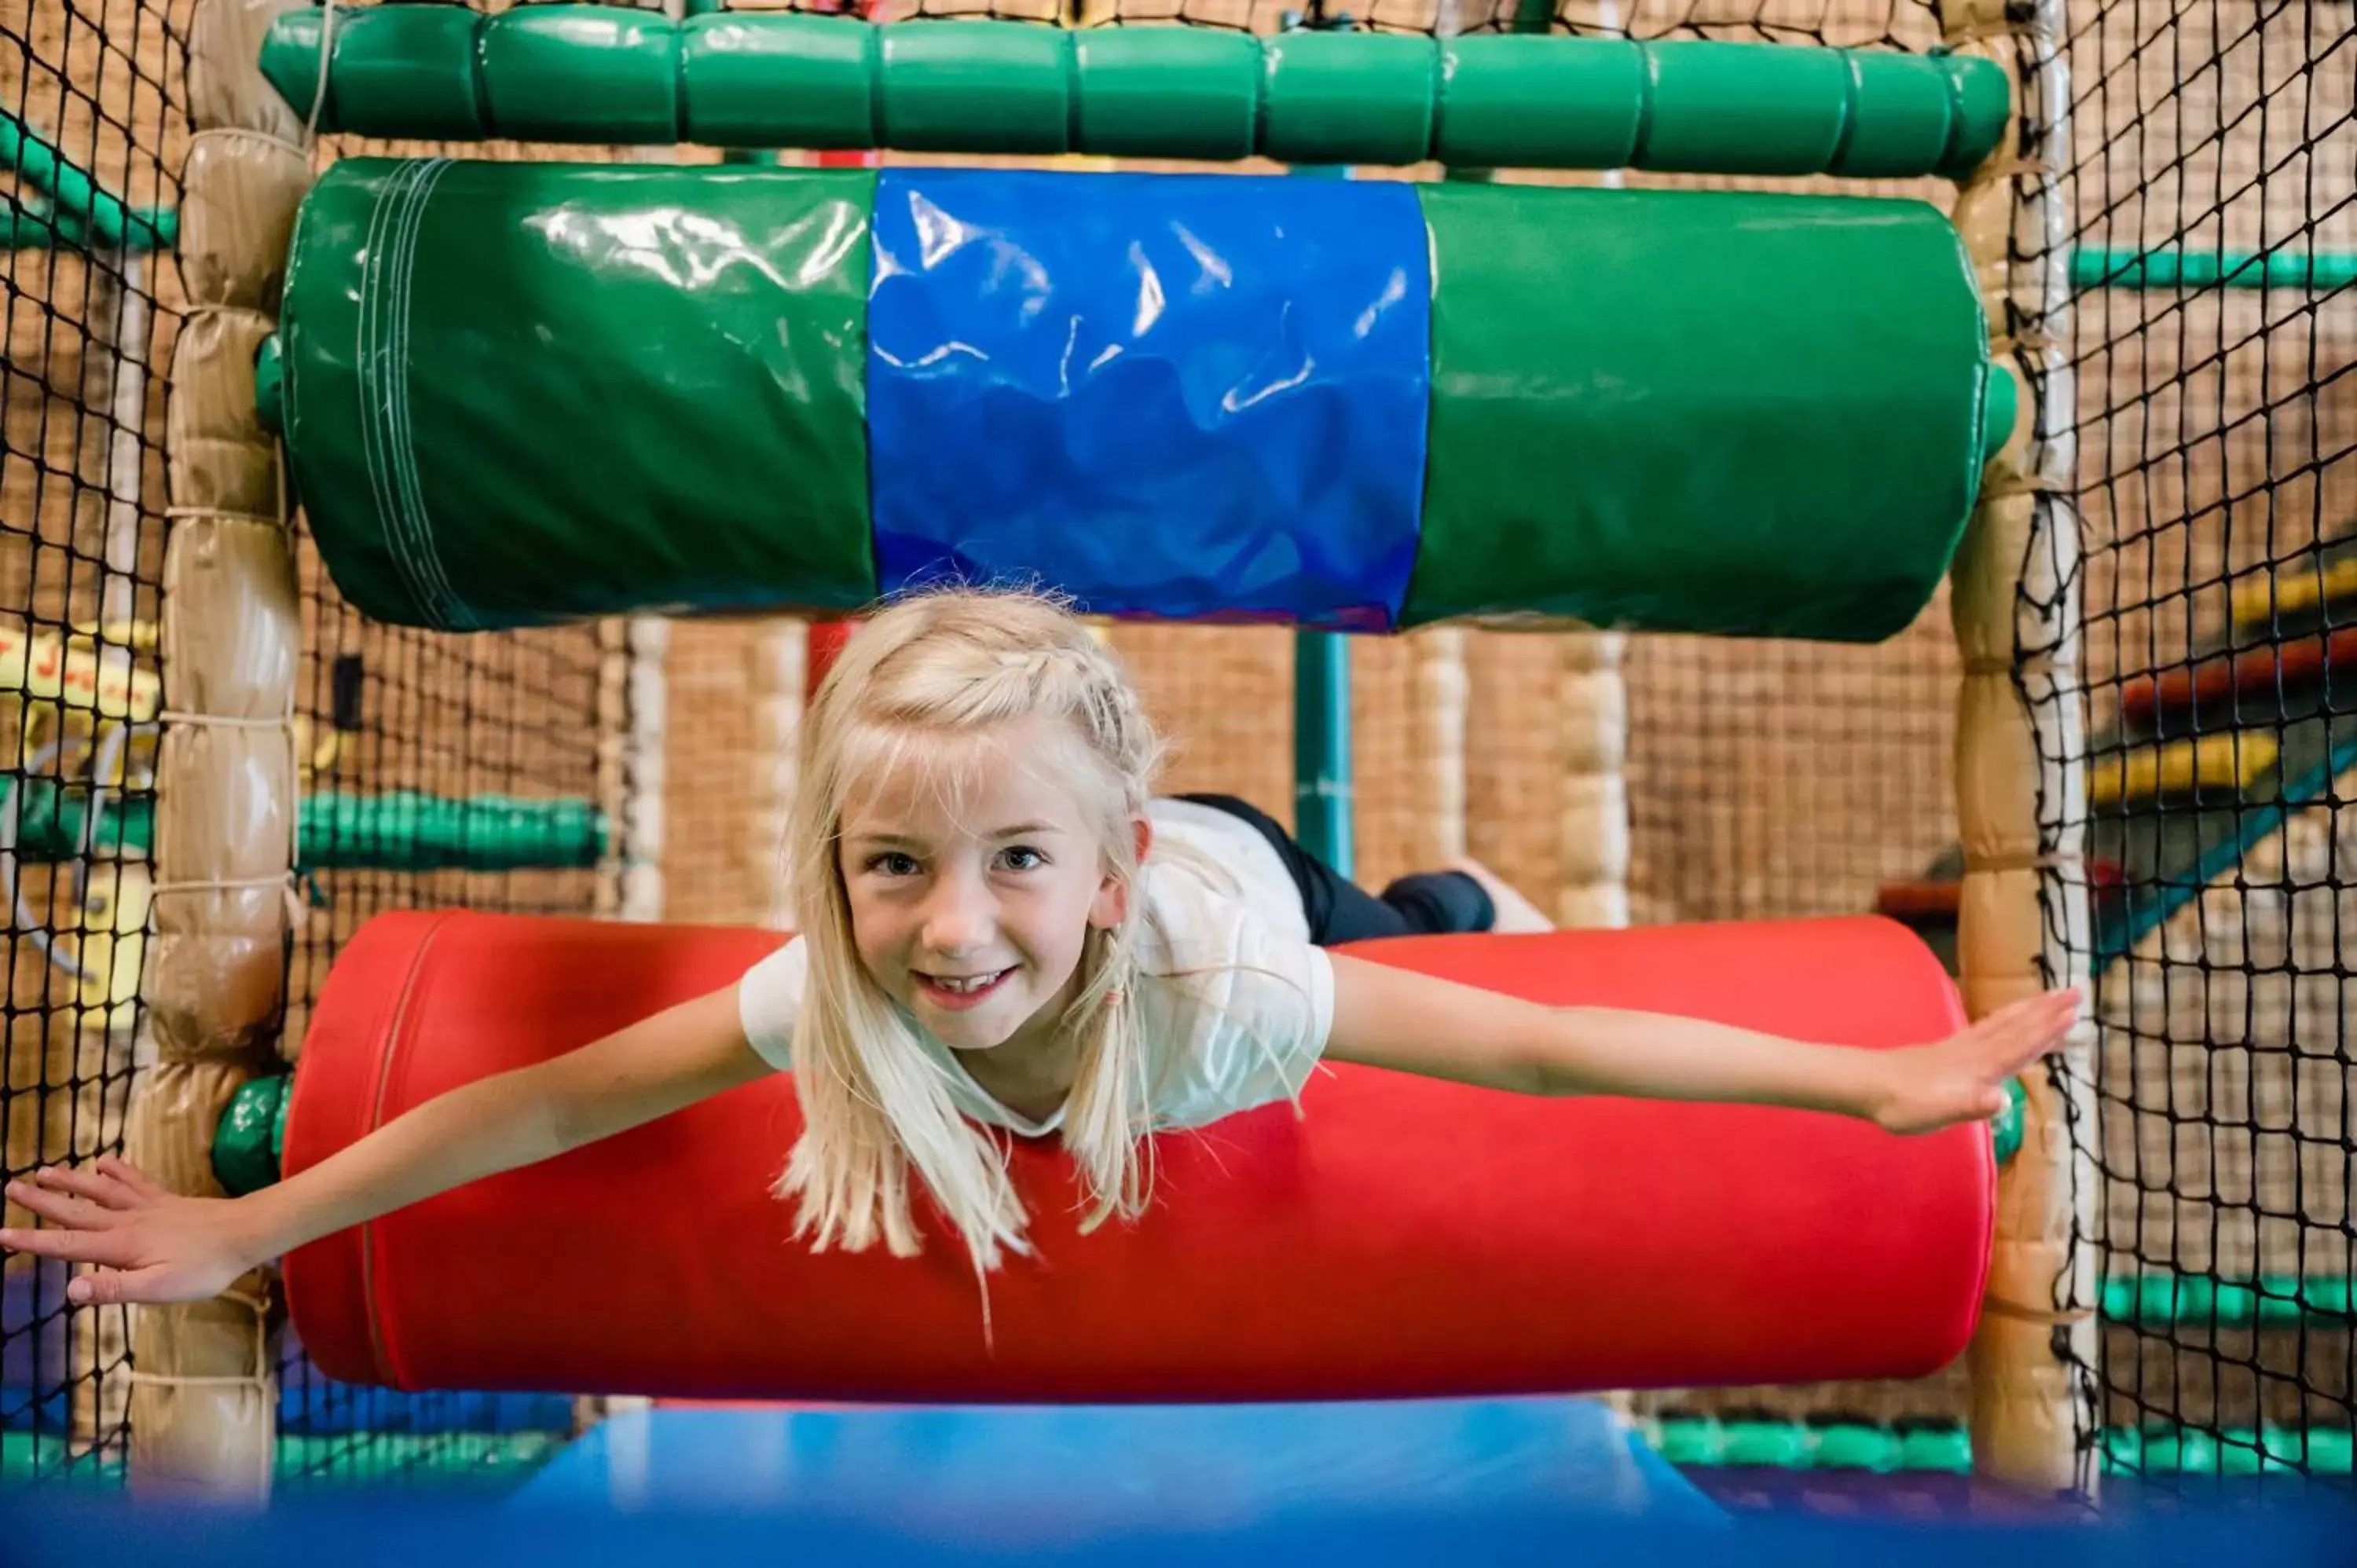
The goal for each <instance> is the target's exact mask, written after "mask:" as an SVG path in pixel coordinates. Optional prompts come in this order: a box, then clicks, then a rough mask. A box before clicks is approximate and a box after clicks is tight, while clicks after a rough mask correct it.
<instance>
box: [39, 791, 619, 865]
mask: <svg viewBox="0 0 2357 1568" xmlns="http://www.w3.org/2000/svg"><path fill="white" fill-rule="evenodd" d="M7 792H8V791H7V790H6V789H5V787H4V786H0V800H5V797H6V795H7ZM15 793H16V800H17V802H18V804H17V807H16V810H17V818H16V843H15V848H16V854H18V855H19V856H21V857H22V858H23V859H25V860H27V861H28V862H33V863H37V864H38V863H48V862H55V861H60V860H66V859H70V858H72V857H74V856H77V855H80V854H81V853H82V833H83V828H84V822H85V820H86V818H87V816H88V814H89V811H90V791H89V790H88V789H84V788H79V787H75V788H68V789H59V786H58V784H57V782H56V781H55V780H54V779H24V780H22V781H21V782H20V783H18V784H17V785H16V791H15ZM302 811H303V816H302V826H301V830H300V834H299V839H298V843H297V854H298V865H299V868H300V869H302V870H305V871H361V870H366V871H441V870H448V869H452V868H457V869H461V870H468V871H522V870H563V869H578V868H583V867H588V866H594V865H597V862H598V859H599V858H600V857H601V856H603V855H604V854H605V853H606V851H607V848H608V832H607V823H606V819H605V815H604V813H602V812H601V811H598V810H597V807H596V806H595V805H594V804H592V803H591V802H590V801H588V800H582V799H580V798H578V797H575V796H562V797H558V798H556V799H554V800H544V799H525V798H521V797H515V796H508V795H490V794H485V795H468V796H448V795H427V794H424V793H421V792H419V791H417V790H414V789H388V790H383V791H382V792H361V791H351V790H339V789H325V790H319V791H317V792H315V793H311V794H307V795H306V796H304V798H303V807H302ZM155 832H156V802H155V800H154V799H153V797H150V796H146V795H136V796H133V797H131V798H130V799H128V800H125V799H123V798H121V797H120V796H113V795H110V797H109V798H108V800H107V801H106V804H105V807H104V809H103V810H102V811H101V813H100V815H99V820H98V832H97V833H96V835H95V836H94V837H93V838H92V839H91V844H90V853H91V854H92V855H94V856H96V857H98V858H101V859H144V858H145V857H146V856H147V855H148V854H150V853H151V852H152V848H153V845H154V843H155Z"/></svg>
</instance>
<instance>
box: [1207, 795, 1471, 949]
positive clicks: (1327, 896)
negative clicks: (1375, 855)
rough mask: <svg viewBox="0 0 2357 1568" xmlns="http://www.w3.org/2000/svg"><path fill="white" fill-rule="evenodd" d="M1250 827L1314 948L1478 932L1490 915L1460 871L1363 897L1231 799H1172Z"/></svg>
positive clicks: (1259, 814)
mask: <svg viewBox="0 0 2357 1568" xmlns="http://www.w3.org/2000/svg"><path fill="white" fill-rule="evenodd" d="M1175 799H1178V800H1192V801H1194V802H1195V803H1196V804H1197V805H1200V806H1210V807H1211V808H1212V809H1213V810H1215V811H1225V812H1227V813H1228V814H1229V815H1230V816H1232V817H1238V818H1241V819H1242V820H1243V821H1244V822H1250V823H1251V824H1252V825H1253V826H1254V827H1255V828H1257V829H1259V830H1260V835H1261V836H1262V837H1263V838H1265V839H1266V840H1268V842H1269V843H1272V844H1274V845H1275V846H1276V854H1277V858H1278V859H1280V860H1282V861H1283V862H1285V868H1286V871H1288V872H1290V873H1291V874H1292V875H1293V885H1294V886H1297V887H1298V888H1300V889H1301V907H1302V908H1303V909H1304V910H1306V911H1308V916H1309V940H1311V941H1313V942H1315V943H1317V944H1318V946H1319V947H1321V948H1330V947H1337V946H1340V944H1341V943H1344V942H1363V941H1372V940H1375V939H1376V938H1379V937H1421V936H1433V935H1437V934H1439V933H1442V932H1447V931H1486V930H1488V929H1490V927H1491V924H1492V923H1493V922H1494V921H1495V920H1496V919H1497V910H1496V909H1495V908H1493V907H1492V906H1491V902H1490V895H1489V894H1488V893H1487V892H1486V891H1485V890H1484V889H1483V888H1482V886H1481V885H1480V883H1478V882H1476V881H1474V880H1473V879H1472V878H1471V877H1469V876H1468V875H1465V874H1464V873H1463V872H1461V871H1420V872H1417V873H1415V874H1414V875H1409V876H1403V877H1401V878H1400V879H1399V880H1398V881H1396V882H1394V883H1393V884H1392V885H1391V886H1388V887H1386V888H1384V889H1383V894H1382V896H1381V897H1377V896H1376V895H1374V894H1372V893H1369V892H1367V891H1366V890H1365V889H1363V888H1361V887H1360V886H1358V885H1357V884H1356V883H1354V882H1352V881H1351V879H1350V878H1349V877H1347V876H1344V875H1342V874H1341V873H1340V872H1339V871H1336V870H1335V869H1334V868H1333V867H1332V866H1330V865H1327V864H1326V863H1325V862H1324V861H1322V860H1320V859H1318V857H1317V856H1316V855H1314V854H1310V853H1309V852H1308V850H1306V849H1304V848H1302V847H1301V846H1300V845H1299V844H1298V843H1295V842H1294V839H1293V835H1292V834H1291V833H1289V832H1286V831H1285V829H1284V827H1283V826H1282V825H1280V824H1279V823H1278V822H1277V821H1276V819H1275V818H1274V817H1272V816H1270V815H1269V814H1268V813H1267V812H1266V811H1262V810H1261V809H1260V808H1259V807H1257V806H1254V805H1253V804H1251V803H1250V802H1249V801H1245V800H1237V799H1236V798H1235V797H1234V796H1233V795H1179V796H1177V797H1175Z"/></svg>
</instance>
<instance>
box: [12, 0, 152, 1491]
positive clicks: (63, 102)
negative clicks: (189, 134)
mask: <svg viewBox="0 0 2357 1568" xmlns="http://www.w3.org/2000/svg"><path fill="white" fill-rule="evenodd" d="M184 25H185V17H184V16H181V15H179V14H178V13H176V12H173V11H170V10H167V7H166V6H164V5H160V4H145V3H139V4H129V3H124V4H115V5H110V6H108V7H107V8H106V10H105V11H104V13H103V14H102V13H101V12H100V11H99V10H97V9H96V8H93V7H89V6H79V5H40V6H37V7H35V8H33V9H32V10H31V12H30V13H29V14H28V13H27V11H25V10H24V9H22V8H16V9H15V10H13V11H11V12H10V13H8V18H7V19H6V20H0V145H5V147H6V148H7V150H8V156H7V157H6V158H5V160H0V193H5V207H0V227H5V231H6V237H7V240H8V242H9V248H8V250H7V252H6V253H5V256H0V310H5V317H0V333H5V338H0V901H5V910H6V914H5V925H6V929H5V937H4V938H0V940H5V950H6V952H7V956H8V993H7V1000H6V1036H5V1057H0V1178H5V1179H14V1178H16V1177H18V1176H24V1175H26V1174H27V1173H29V1172H30V1171H32V1170H33V1169H35V1168H36V1167H38V1166H39V1165H44V1164H58V1163H64V1162H69V1161H79V1160H86V1159H89V1158H91V1157H94V1156H96V1155H100V1154H102V1153H106V1152H110V1151H119V1150H120V1149H121V1147H122V1144H123V1137H124V1118H125V1113H126V1109H127V1107H128V1104H129V1099H130V1090H131V1085H132V1079H133V1076H134V1074H135V1072H136V1071H137V1069H138V1066H139V1062H140V1058H141V1054H142V1047H143V1045H144V1042H145V1019H144V1017H143V1016H142V1013H141V1009H140V1005H139V1001H138V983H139V972H140V962H141V954H142V950H143V946H144V940H145V929H146V925H147V916H148V896H149V889H150V888H151V887H152V886H153V878H152V877H151V875H149V871H148V867H147V865H146V851H147V846H148V843H149V840H150V837H151V830H152V824H153V818H154V809H155V784H154V780H155V767H156V733H157V732H156V713H157V710H158V705H159V701H160V684H159V681H158V670H157V665H156V619H157V614H158V610H159V607H160V597H159V591H160V585H161V579H162V566H163V540H164V531H163V515H162V514H163V502H162V499H161V498H162V496H163V449H162V431H163V421H162V385H161V379H160V375H159V373H158V371H157V367H158V366H159V365H160V364H161V362H162V360H161V358H160V356H161V355H162V354H163V353H164V352H166V351H167V350H166V347H165V346H166V345H167V343H168V340H169V338H170V336H171V333H172V330H173V328H174V326H175V322H174V317H173V308H172V304H171V301H172V298H173V290H174V284H173V280H172V276H171V263H170V259H169V256H168V252H167V251H166V250H163V249H159V247H160V246H163V245H166V244H167V243H168V242H167V240H166V239H165V238H164V237H163V236H162V235H159V234H158V233H157V232H156V230H155V228H154V227H153V225H152V221H151V220H152V219H153V218H154V216H155V215H156V213H158V212H159V211H163V212H168V211H169V210H170V209H171V207H172V206H173V204H174V202H175V200H176V199H177V196H178V192H177V188H176V186H175V181H174V178H173V175H174V166H173V164H172V162H171V161H170V160H168V159H167V157H166V156H165V151H164V149H165V145H166V140H167V134H169V128H170V127H172V126H174V125H175V124H178V123H181V122H182V121H184V119H185V115H186V109H185V105H184V103H183V102H182V101H181V97H180V91H181V90H180V85H179V84H180V77H179V73H178V69H177V66H176V65H175V64H174V63H173V57H174V56H175V55H176V54H177V53H178V51H179V50H180V49H181V48H183V47H184V44H183V39H182V31H181V30H182V28H183V27H184ZM93 179H94V180H95V181H96V182H97V183H98V185H99V186H100V188H102V193H103V194H102V196H101V197H100V198H98V199H91V197H90V196H89V195H88V194H87V192H88V189H89V182H90V181H91V180H93ZM6 1222H7V1223H8V1224H9V1225H11V1226H16V1225H24V1224H28V1223H30V1222H31V1216H29V1215H28V1214H27V1213H26V1212H25V1211H24V1210H22V1209H20V1208H16V1207H15V1206H14V1205H10V1206H8V1208H7V1209H6ZM66 1281H67V1274H66V1271H65V1270H64V1268H63V1267H62V1266H60V1265H56V1264H50V1263H47V1262H41V1263H37V1262H36V1261H35V1260H33V1259H31V1258H28V1257H18V1256H13V1255H12V1256H10V1257H8V1258H7V1259H5V1262H0V1485H5V1484H7V1483H9V1482H14V1481H19V1480H26V1479H46V1478H53V1477H84V1476H95V1475H99V1474H101V1473H102V1472H104V1471H105V1470H106V1469H107V1468H108V1466H110V1465H112V1464H113V1459H114V1456H116V1455H120V1453H121V1451H122V1449H123V1446H124V1438H125V1436H126V1430H125V1398H124V1396H125V1391H126V1380H125V1379H124V1372H125V1370H126V1367H127V1345H128V1339H129V1335H128V1323H127V1316H126V1315H125V1314H124V1312H123V1311H122V1310H121V1309H119V1308H118V1309H108V1310H91V1309H85V1310H74V1311H69V1310H68V1307H67V1304H66V1299H65V1286H66Z"/></svg>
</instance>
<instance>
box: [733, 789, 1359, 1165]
mask: <svg viewBox="0 0 2357 1568" xmlns="http://www.w3.org/2000/svg"><path fill="white" fill-rule="evenodd" d="M1150 815H1151V817H1152V819H1153V822H1154V847H1153V850H1152V852H1151V853H1149V854H1147V856H1146V866H1145V870H1144V873H1143V878H1142V880H1143V883H1144V886H1145V893H1146V918H1145V920H1144V923H1143V926H1142V928H1141V929H1140V932H1139V946H1138V970H1139V974H1140V978H1141V983H1140V984H1139V986H1138V1004H1139V1005H1140V1006H1141V1007H1142V1008H1144V1009H1145V1021H1146V1041H1147V1047H1148V1048H1149V1049H1150V1050H1152V1051H1153V1052H1155V1053H1156V1055H1155V1059H1154V1061H1153V1062H1152V1063H1151V1064H1150V1065H1149V1068H1148V1081H1149V1082H1150V1083H1151V1084H1152V1085H1153V1110H1154V1123H1155V1125H1156V1126H1157V1127H1163V1128H1181V1127H1200V1126H1202V1125H1203V1124H1205V1123H1206V1122H1216V1121H1218V1120H1219V1119H1220V1118H1221V1117H1222V1116H1228V1115H1232V1114H1233V1113H1234V1112H1239V1111H1249V1110H1252V1109H1254V1107H1255V1106H1261V1105H1266V1104H1268V1103H1270V1102H1272V1101H1279V1100H1286V1099H1290V1098H1292V1097H1293V1096H1294V1095H1295V1094H1297V1093H1298V1092H1299V1091H1300V1089H1301V1086H1302V1085H1303V1083H1305V1082H1306V1081H1307V1080H1308V1077H1309V1073H1310V1070H1311V1069H1313V1068H1315V1067H1316V1066H1317V1065H1318V1058H1319V1056H1321V1055H1322V1054H1323V1053H1324V1051H1325V1048H1326V1036H1327V1035H1328V1033H1329V1030H1330V1029H1331V1028H1332V1026H1333V1023H1334V970H1333V966H1332V964H1331V963H1330V962H1329V961H1328V959H1327V957H1326V954H1325V952H1324V950H1321V949H1319V948H1317V947H1314V946H1312V945H1311V944H1310V940H1309V922H1308V917H1307V916H1306V915H1305V914H1304V913H1303V911H1302V908H1301V894H1300V890H1299V889H1298V888H1297V887H1296V886H1294V884H1293V878H1292V876H1291V875H1289V874H1288V873H1287V872H1286V868H1285V862H1284V861H1283V860H1281V859H1280V858H1279V857H1278V855H1277V853H1276V850H1275V846H1273V845H1272V844H1271V843H1269V842H1268V840H1266V839H1265V838H1263V837H1262V836H1261V835H1260V832H1258V831H1257V830H1256V829H1254V827H1253V826H1252V824H1251V823H1249V822H1243V821H1241V820H1240V819H1238V818H1236V817H1232V816H1231V815H1229V814H1228V813H1227V812H1225V811H1220V810H1218V809H1216V808H1214V807H1211V806H1204V805H1199V804H1197V803H1195V802H1194V801H1191V800H1156V801H1155V802H1154V803H1153V806H1152V808H1151V811H1150ZM808 974H809V963H808V956H807V954H806V953H805V951H804V950H803V947H802V940H801V939H800V938H795V939H794V940H791V941H789V942H788V943H787V944H786V945H785V946H784V947H782V948H780V949H779V950H777V951H776V952H774V953H772V954H770V956H769V957H768V958H766V959H763V960H762V961H760V962H759V963H758V964H755V965H754V966H753V967H752V968H751V969H750V970H748V971H747V972H746V974H745V978H744V979H743V981H741V982H740V983H738V985H737V1015H738V1017H739V1018H740V1019H741V1021H742V1022H743V1024H744V1027H745V1037H746V1038H747V1039H748V1040H749V1041H751V1042H752V1046H753V1048H754V1049H755V1050H756V1051H758V1052H759V1053H760V1055H761V1058H762V1059H763V1060H765V1061H767V1062H769V1063H770V1065H771V1066H772V1067H775V1068H777V1069H779V1070H780V1071H784V1070H786V1069H789V1068H791V1066H792V1059H793V1039H794V1018H795V1015H797V1014H798V1013H799V1012H800V1011H801V1008H802V987H803V985H804V983H805V982H806V980H807V977H808ZM917 1034H918V1038H919V1039H920V1041H921V1042H922V1043H923V1045H924V1047H925V1049H926V1050H927V1052H928V1053H929V1054H930V1055H931V1056H932V1058H934V1060H935V1062H936V1064H937V1065H938V1066H940V1067H941V1068H942V1069H943V1072H944V1074H945V1076H946V1078H947V1079H948V1082H949V1086H950V1097H951V1099H952V1101H954V1102H955V1104H956V1105H957V1107H958V1109H959V1110H960V1111H961V1112H964V1113H965V1114H966V1115H968V1116H970V1117H972V1118H973V1119H974V1120H975V1121H976V1122H982V1123H984V1124H985V1125H988V1126H994V1127H1004V1128H1006V1129H1007V1130H1008V1131H1010V1132H1013V1133H1017V1134H1018V1135H1021V1136H1024V1137H1038V1136H1040V1135H1042V1134H1045V1133H1053V1132H1055V1131H1056V1130H1057V1129H1058V1128H1060V1126H1062V1125H1063V1121H1064V1112H1063V1110H1062V1108H1061V1107H1059V1108H1058V1109H1057V1111H1056V1112H1055V1113H1054V1114H1053V1115H1051V1116H1049V1118H1047V1120H1045V1121H1042V1122H1035V1121H1032V1120H1031V1119H1029V1118H1028V1117H1025V1116H1019V1115H1017V1114H1016V1113H1015V1112H1012V1111H1009V1110H1008V1109H1007V1108H1006V1107H1005V1106H1004V1105H1001V1104H1000V1103H998V1101H996V1100H994V1099H992V1098H991V1097H990V1096H989V1095H988V1094H986V1093H985V1092H984V1091H983V1090H982V1088H981V1086H980V1085H978V1084H976V1083H975V1082H974V1079H973V1078H972V1077H970V1076H969V1075H968V1074H967V1072H966V1070H965V1069H964V1068H963V1066H962V1065H961V1064H960V1063H959V1061H958V1059H957V1056H956V1053H955V1052H953V1051H952V1050H950V1049H949V1048H948V1047H945V1046H943V1045H942V1044H941V1043H940V1042H939V1041H936V1040H934V1039H933V1038H932V1037H931V1036H928V1035H926V1034H925V1033H924V1031H923V1030H921V1029H920V1030H919V1031H917Z"/></svg>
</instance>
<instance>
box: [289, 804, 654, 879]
mask: <svg viewBox="0 0 2357 1568" xmlns="http://www.w3.org/2000/svg"><path fill="white" fill-rule="evenodd" d="M606 847H607V832H606V818H605V814H604V813H603V812H601V811H598V810H597V807H596V806H594V805H592V804H591V803H590V802H589V801H587V800H582V799H580V798H578V797H575V796H563V797H559V798H557V799H554V800H526V799H522V798H519V797H516V796H511V795H490V794H485V795H460V796H450V795H427V794H423V793H420V792H419V791H417V790H414V789H388V790H384V791H382V792H381V793H371V794H361V793H357V792H347V791H340V790H330V791H323V792H321V793H317V794H313V795H307V796H305V797H304V799H303V819H302V830H301V833H300V842H299V843H298V845H297V853H298V856H299V862H300V865H301V866H302V868H303V869H305V870H318V871H332V870H342V869H357V868H361V867H367V868H370V869H373V870H385V871H447V870H454V869H455V870H465V871H519V870H525V869H536V870H556V869H566V868H570V869H576V870H577V869H582V868H585V867H588V866H594V865H597V862H598V859H599V857H600V856H602V855H603V854H605V853H606Z"/></svg>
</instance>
